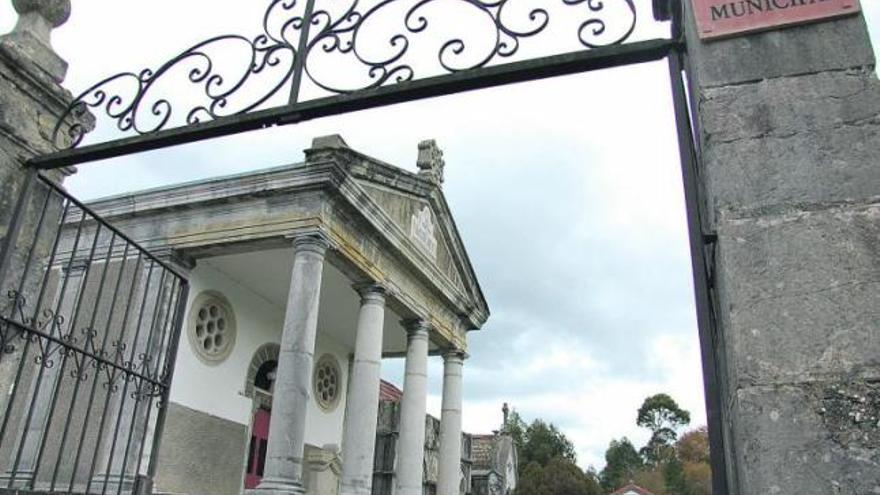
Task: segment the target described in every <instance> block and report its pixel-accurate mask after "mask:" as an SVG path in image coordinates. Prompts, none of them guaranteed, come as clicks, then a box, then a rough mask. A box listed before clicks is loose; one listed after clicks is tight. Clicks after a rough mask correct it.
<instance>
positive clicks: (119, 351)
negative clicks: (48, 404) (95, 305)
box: [86, 244, 143, 493]
mask: <svg viewBox="0 0 880 495" xmlns="http://www.w3.org/2000/svg"><path fill="white" fill-rule="evenodd" d="M128 247H129V245H128V244H127V245H126V247H125V248H126V254H124V255H123V257H122V263H123V265H122V268H120V273H122V272H123V271H124V269H125V260H126V258H127V257H128ZM142 259H143V254H142V253H140V252H138V256H137V259H136V260H135V263H134V271H133V272H132V276H131V284H130V286H129V289H128V300H127V301H126V303H125V312H124V313H123V315H122V324H121V327H120V330H119V337H118V338H117V339H116V347H117V350H116V353H117V356H119V355H122V356H124V355H125V349H124V348H123V347H120V346H122V345H124V344H123V342H124V341H125V334H126V333H127V330H128V317H129V316H130V314H131V303H132V299H134V291H135V289H136V288H137V283H136V282H137V281H138V277H137V274H138V271H139V269H140V266H141V260H142ZM117 292H118V290H117ZM108 322H109V320H108ZM108 325H109V323H108ZM117 373H119V371H118V370H117V369H115V368H114V369H112V370H110V371H109V372H108V373H107V395H106V396H105V397H104V409H103V411H102V413H101V423H100V425H99V426H98V438H97V440H96V441H95V450H94V452H92V461H91V467H90V468H89V479H88V481H86V493H90V491H91V488H92V479H93V478H94V476H95V465H96V464H97V462H98V452H100V449H101V446H102V445H101V444H102V441H103V440H104V425H105V423H106V421H107V412H108V411H109V409H110V398H111V397H112V395H113V387H114V386H115V385H114V384H113V383H114V382H115V381H116V377H117ZM105 485H106V483H105Z"/></svg>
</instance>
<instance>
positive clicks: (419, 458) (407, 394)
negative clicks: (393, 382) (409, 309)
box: [394, 319, 428, 495]
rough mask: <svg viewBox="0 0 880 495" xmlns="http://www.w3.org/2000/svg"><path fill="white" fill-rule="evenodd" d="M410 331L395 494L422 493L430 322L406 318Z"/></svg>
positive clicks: (406, 324)
mask: <svg viewBox="0 0 880 495" xmlns="http://www.w3.org/2000/svg"><path fill="white" fill-rule="evenodd" d="M403 324H404V326H405V328H406V331H407V342H406V370H405V374H404V377H403V399H402V400H401V404H400V437H399V438H398V440H397V482H396V483H395V491H394V493H395V495H422V477H423V474H424V466H423V464H424V460H425V413H426V407H427V404H426V400H427V382H428V323H427V322H426V321H425V320H421V319H418V320H407V321H405V322H403Z"/></svg>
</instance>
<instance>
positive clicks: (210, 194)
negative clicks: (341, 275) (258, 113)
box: [89, 162, 345, 216]
mask: <svg viewBox="0 0 880 495" xmlns="http://www.w3.org/2000/svg"><path fill="white" fill-rule="evenodd" d="M344 176H345V172H344V171H343V170H342V169H341V168H339V167H338V166H337V165H335V164H334V163H332V162H326V163H322V164H308V165H306V164H302V163H300V164H295V165H285V166H283V167H276V168H272V169H267V170H263V171H257V172H252V173H246V174H236V175H229V176H223V177H217V178H212V179H207V180H203V181H196V182H189V183H185V184H177V185H173V186H167V187H160V188H156V189H149V190H146V191H140V192H135V193H131V194H124V195H119V196H112V197H109V198H101V199H97V200H94V201H91V202H90V203H89V206H90V207H91V208H92V209H94V210H95V211H96V212H97V213H99V214H100V215H102V216H125V215H137V214H140V213H144V212H147V211H151V210H160V209H167V208H175V207H182V206H186V207H192V206H193V205H195V204H204V203H211V202H217V201H227V200H230V199H235V198H241V197H243V196H251V195H261V196H265V195H272V194H282V193H285V192H289V191H291V190H294V189H309V188H321V187H325V186H327V185H330V184H334V183H339V182H340V181H341V180H342V179H343V178H344Z"/></svg>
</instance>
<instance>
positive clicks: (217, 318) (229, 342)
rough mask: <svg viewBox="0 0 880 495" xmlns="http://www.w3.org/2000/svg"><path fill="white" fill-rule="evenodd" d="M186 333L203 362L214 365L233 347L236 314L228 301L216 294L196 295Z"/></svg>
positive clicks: (207, 292) (227, 354) (226, 355)
mask: <svg viewBox="0 0 880 495" xmlns="http://www.w3.org/2000/svg"><path fill="white" fill-rule="evenodd" d="M187 333H188V334H189V342H190V345H192V348H193V349H194V350H195V352H196V355H197V356H199V358H201V359H202V361H205V362H206V363H207V364H217V363H219V362H221V361H223V360H224V359H226V358H227V357H228V356H229V353H230V352H232V347H233V345H235V314H233V312H232V306H231V305H230V304H229V301H227V300H226V298H225V297H223V296H222V295H221V294H220V293H218V292H213V291H206V292H203V293H201V294H199V295H198V297H196V299H195V302H194V303H193V306H192V310H191V311H190V317H189V332H187Z"/></svg>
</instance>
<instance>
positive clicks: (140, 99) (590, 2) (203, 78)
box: [54, 0, 636, 147]
mask: <svg viewBox="0 0 880 495" xmlns="http://www.w3.org/2000/svg"><path fill="white" fill-rule="evenodd" d="M557 1H559V2H561V4H562V5H563V6H567V7H579V10H578V13H579V14H583V13H586V19H583V20H581V21H580V22H579V25H578V28H577V32H576V33H575V35H576V38H577V42H578V43H579V44H580V46H581V47H582V48H587V49H595V48H601V47H605V46H610V45H616V44H621V43H623V42H624V41H626V40H627V39H629V38H630V37H631V35H632V34H633V32H634V30H635V27H636V8H635V5H634V0H557ZM320 3H321V4H323V3H324V2H320ZM365 3H366V2H364V0H348V2H344V3H343V2H333V4H334V5H333V7H335V8H332V9H331V8H329V7H324V6H323V5H321V7H320V8H318V7H316V6H315V0H306V1H305V2H303V1H302V0H271V2H270V3H269V6H268V8H267V9H266V11H265V13H264V15H263V26H262V30H263V32H262V33H261V34H259V35H257V36H256V37H253V38H248V37H245V36H241V35H235V34H231V35H222V36H216V37H213V38H210V39H208V40H205V41H203V42H201V43H198V44H196V45H194V46H192V47H190V48H189V49H187V50H185V51H183V52H182V53H180V54H179V55H177V56H176V57H174V58H172V59H171V60H169V61H168V62H166V63H165V64H163V65H162V66H160V67H159V68H157V69H144V70H142V71H140V72H123V73H120V74H116V75H113V76H110V77H108V78H106V79H104V80H102V81H100V82H98V83H97V84H95V85H93V86H92V87H90V88H88V89H87V90H86V91H84V92H83V93H81V94H80V95H79V96H78V97H77V98H76V99H75V100H74V101H73V103H72V104H71V105H70V106H69V107H68V109H67V111H66V112H65V114H64V115H63V116H62V117H61V119H59V121H58V123H57V125H56V127H55V133H54V138H55V142H56V144H57V145H59V146H62V144H61V138H62V137H65V138H66V139H65V142H68V143H70V144H69V146H70V147H74V146H76V145H78V144H79V143H80V142H81V140H82V138H83V136H84V134H85V132H86V131H87V129H86V128H85V126H84V125H82V124H79V123H77V122H79V121H80V119H79V117H82V116H83V115H84V114H85V113H86V112H87V111H88V110H89V109H97V110H101V111H103V113H105V114H106V116H107V117H109V118H110V119H111V120H112V121H114V122H115V125H116V127H117V128H118V129H119V130H120V131H123V132H130V133H134V134H140V135H143V134H151V133H154V132H157V131H160V130H163V129H166V128H168V127H170V124H171V125H176V124H172V122H179V121H180V120H182V122H183V123H184V124H186V125H192V124H197V123H200V122H206V121H209V120H215V119H218V118H222V117H227V116H232V115H237V114H243V113H247V112H250V111H252V110H255V109H257V108H258V107H261V106H263V105H265V104H267V102H269V100H270V99H272V98H274V97H276V96H278V95H281V96H285V95H284V94H283V92H284V91H283V90H284V89H285V88H290V89H289V90H288V93H292V94H291V95H290V98H289V99H288V100H287V101H285V103H295V102H296V101H298V100H299V99H300V98H301V96H302V95H301V94H300V90H299V81H300V80H307V81H309V82H311V83H312V84H313V85H314V87H315V88H320V90H323V91H324V92H325V93H329V94H330V95H340V94H349V93H355V92H358V91H364V90H369V89H371V88H376V87H379V86H383V85H388V84H394V83H400V82H404V81H410V80H414V79H416V78H417V77H424V75H425V74H423V72H424V71H422V70H421V69H419V70H418V71H417V66H418V67H421V63H422V62H424V61H422V60H419V61H418V64H416V63H414V62H413V61H412V60H409V58H408V57H410V58H411V57H414V56H415V55H414V54H413V53H411V47H412V46H413V45H414V44H415V42H416V41H421V40H416V38H420V37H419V35H423V34H424V33H427V32H428V31H429V26H432V27H433V26H434V25H435V24H438V23H439V21H438V22H434V18H433V17H432V14H433V13H434V12H435V11H434V10H433V9H432V7H433V6H434V5H439V4H441V3H442V4H443V5H444V6H450V7H451V6H452V5H456V6H457V8H459V9H461V10H459V11H457V12H461V13H465V12H467V13H468V14H466V16H467V17H468V18H470V20H471V21H472V22H477V23H479V25H481V26H485V27H484V28H482V29H483V30H484V31H486V32H483V33H476V36H484V39H488V40H489V41H488V42H483V43H479V42H476V43H474V42H473V40H470V39H466V38H470V37H471V36H474V34H472V33H470V34H467V35H457V34H452V35H446V37H445V38H444V39H443V40H440V43H439V48H437V53H436V61H437V62H438V63H439V72H440V74H444V73H445V74H451V73H456V72H460V71H466V70H473V69H479V68H483V67H486V66H488V65H491V64H494V63H497V62H499V61H501V60H505V59H510V58H511V57H513V56H514V55H515V54H516V53H517V52H518V51H519V49H520V45H521V42H522V40H524V39H526V38H534V37H537V36H538V35H539V34H541V33H544V32H547V31H548V30H547V28H548V25H549V24H550V18H551V14H550V10H549V9H548V4H547V2H536V1H535V0H379V1H374V2H372V3H373V5H372V6H369V7H364V4H365ZM340 5H341V7H340ZM455 19H456V20H457V21H458V20H459V19H460V18H459V17H456V18H455ZM618 20H620V21H622V25H621V26H615V27H614V28H613V29H609V24H610V23H611V22H612V21H614V22H617V21H618ZM395 22H397V23H401V24H402V26H399V27H396V28H394V29H391V30H389V29H388V28H387V25H388V24H389V23H395ZM611 31H613V32H611ZM424 37H425V36H422V37H421V38H424ZM301 38H305V39H304V40H302V41H303V43H300V41H301ZM377 38H378V39H379V40H380V42H379V43H378V44H375V43H374V42H375V40H376V39H377ZM434 41H436V40H434ZM469 41H471V43H470V44H469ZM233 46H238V47H239V48H237V49H233V48H232V47H233ZM236 50H238V51H240V52H241V53H243V54H246V55H243V56H242V57H239V60H237V62H236V63H232V64H229V63H228V62H229V59H230V56H229V53H230V52H231V51H236ZM300 52H302V53H300ZM322 57H323V58H325V63H326V57H335V60H336V61H337V62H345V63H347V64H354V65H353V67H354V70H353V71H340V70H338V69H336V70H329V71H328V70H325V71H324V73H322V71H321V70H320V69H319V66H320V63H321V59H322ZM231 58H235V57H231ZM241 62H244V63H241ZM227 65H228V67H227ZM347 67H352V66H351V65H348V66H347ZM358 71H359V72H360V77H361V78H362V80H361V81H359V82H354V83H351V82H348V83H346V82H345V81H342V80H339V79H338V76H339V75H340V74H343V73H344V74H345V75H348V76H351V75H352V74H353V73H354V72H358ZM417 72H419V74H418V75H417ZM182 74H184V76H183V77H180V76H181V75H182ZM431 75H435V74H431ZM175 78H176V79H175ZM172 79H173V81H172V82H171V84H174V83H178V84H179V83H180V82H183V83H185V84H188V85H189V87H191V88H194V89H196V90H197V91H198V93H199V95H198V96H199V98H200V100H199V101H197V102H193V101H192V100H191V99H188V98H183V97H180V98H179V99H180V100H185V101H187V102H189V103H186V104H183V105H182V106H183V108H184V110H183V111H182V112H181V113H178V114H175V106H174V104H173V102H172V100H173V99H174V98H172V97H171V96H168V95H160V94H159V93H161V89H162V86H163V84H166V83H164V82H163V81H165V80H172ZM180 116H182V119H181V117H180ZM175 119H177V120H175ZM71 122H72V123H71ZM62 129H65V131H63V132H64V133H66V134H67V135H66V136H61V133H62Z"/></svg>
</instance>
